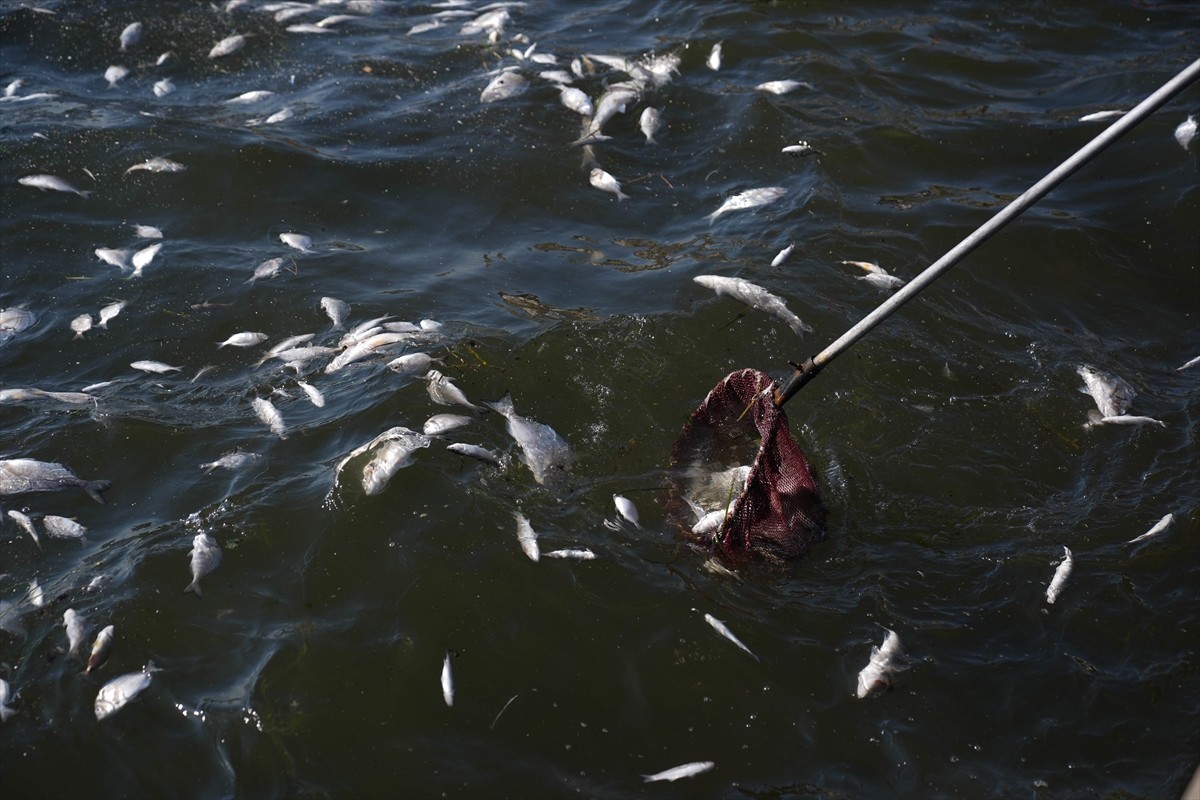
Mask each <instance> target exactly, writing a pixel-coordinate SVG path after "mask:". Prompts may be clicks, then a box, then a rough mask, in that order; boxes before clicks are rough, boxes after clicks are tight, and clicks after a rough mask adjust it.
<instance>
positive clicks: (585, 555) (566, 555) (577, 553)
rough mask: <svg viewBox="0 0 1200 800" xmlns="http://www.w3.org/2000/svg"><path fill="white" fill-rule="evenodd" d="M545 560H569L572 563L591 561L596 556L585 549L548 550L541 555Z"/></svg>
mask: <svg viewBox="0 0 1200 800" xmlns="http://www.w3.org/2000/svg"><path fill="white" fill-rule="evenodd" d="M542 556H543V557H545V558H559V559H571V560H572V561H593V560H595V558H596V554H595V553H593V552H592V551H591V550H589V549H588V548H586V547H568V548H565V549H562V550H550V551H549V552H546V553H542Z"/></svg>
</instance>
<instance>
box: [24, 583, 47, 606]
mask: <svg viewBox="0 0 1200 800" xmlns="http://www.w3.org/2000/svg"><path fill="white" fill-rule="evenodd" d="M27 596H28V597H29V604H30V605H31V606H33V607H34V608H43V607H44V606H45V605H46V594H45V592H43V591H42V587H41V585H40V584H39V583H38V582H37V578H34V579H33V580H31V581H30V582H29V592H28V594H27Z"/></svg>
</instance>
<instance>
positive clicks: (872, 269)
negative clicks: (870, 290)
mask: <svg viewBox="0 0 1200 800" xmlns="http://www.w3.org/2000/svg"><path fill="white" fill-rule="evenodd" d="M838 263H839V264H847V265H849V266H853V267H858V268H859V269H861V270H863V271H865V272H866V273H867V274H866V275H860V276H859V280H864V281H866V282H867V283H869V284H871V285H872V286H875V287H878V288H880V289H897V288H899V287H901V286H903V285H904V281H903V280H901V279H900V278H897V277H896V276H895V275H892V274H890V273H889V272H888V271H887V270H886V269H884V268H883V267H881V266H879V265H878V264H875V263H872V262H870V261H839V262H838Z"/></svg>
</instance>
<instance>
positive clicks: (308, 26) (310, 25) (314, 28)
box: [284, 22, 333, 33]
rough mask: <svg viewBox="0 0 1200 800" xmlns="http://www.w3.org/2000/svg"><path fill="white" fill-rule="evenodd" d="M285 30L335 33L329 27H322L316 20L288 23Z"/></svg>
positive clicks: (289, 31) (290, 31)
mask: <svg viewBox="0 0 1200 800" xmlns="http://www.w3.org/2000/svg"><path fill="white" fill-rule="evenodd" d="M284 30H286V31H287V32H288V33H333V31H331V30H329V28H328V27H321V26H320V25H318V24H317V23H315V22H297V23H296V24H294V25H288V26H287V27H286V28H285V29H284Z"/></svg>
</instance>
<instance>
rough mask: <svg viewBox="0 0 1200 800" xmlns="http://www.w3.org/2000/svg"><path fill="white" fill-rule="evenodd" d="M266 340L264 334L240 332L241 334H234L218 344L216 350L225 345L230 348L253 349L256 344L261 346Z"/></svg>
mask: <svg viewBox="0 0 1200 800" xmlns="http://www.w3.org/2000/svg"><path fill="white" fill-rule="evenodd" d="M266 340H267V335H266V334H265V333H258V332H256V331H242V332H241V333H235V334H234V335H233V336H230V337H229V338H228V339H226V340H225V341H223V342H218V343H217V349H218V350H220V349H221V348H222V347H225V346H226V345H228V346H230V347H253V346H254V345H256V344H262V343H263V342H265V341H266Z"/></svg>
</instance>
